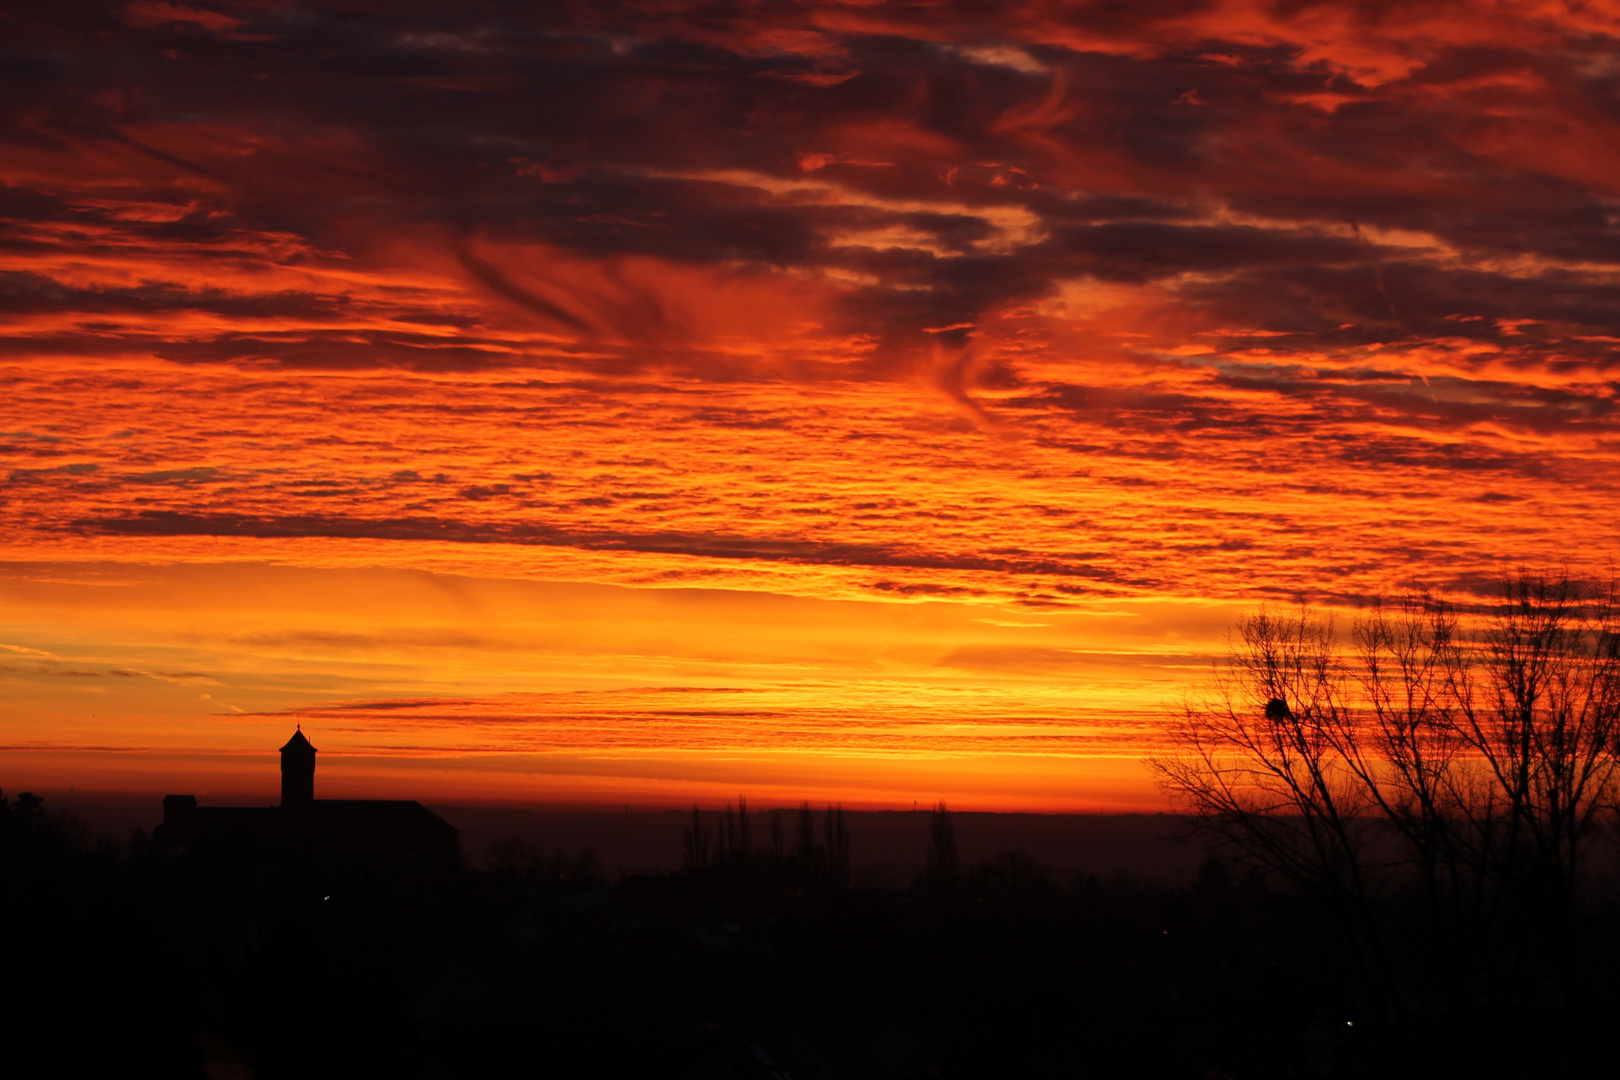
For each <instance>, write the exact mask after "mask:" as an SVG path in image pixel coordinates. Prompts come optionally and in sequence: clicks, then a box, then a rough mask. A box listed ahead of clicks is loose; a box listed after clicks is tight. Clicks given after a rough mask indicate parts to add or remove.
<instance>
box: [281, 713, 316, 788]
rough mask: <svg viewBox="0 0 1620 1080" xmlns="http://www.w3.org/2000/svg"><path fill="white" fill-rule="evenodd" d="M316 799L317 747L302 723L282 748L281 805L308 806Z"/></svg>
mask: <svg viewBox="0 0 1620 1080" xmlns="http://www.w3.org/2000/svg"><path fill="white" fill-rule="evenodd" d="M314 801H315V748H314V747H313V746H311V745H310V744H309V740H308V739H306V738H304V729H303V726H302V725H300V726H299V728H298V730H297V731H295V732H293V737H292V738H290V739H288V740H287V745H286V746H283V747H282V748H281V805H282V806H307V805H309V804H310V803H312V802H314Z"/></svg>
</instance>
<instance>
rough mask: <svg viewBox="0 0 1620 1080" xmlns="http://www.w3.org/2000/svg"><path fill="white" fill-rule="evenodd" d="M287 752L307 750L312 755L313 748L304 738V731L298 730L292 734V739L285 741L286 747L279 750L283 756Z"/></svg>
mask: <svg viewBox="0 0 1620 1080" xmlns="http://www.w3.org/2000/svg"><path fill="white" fill-rule="evenodd" d="M288 750H308V751H310V752H312V753H313V752H314V750H315V748H314V747H313V746H311V745H310V743H309V740H308V739H306V738H304V729H303V728H299V729H298V730H297V731H295V732H293V737H292V738H290V739H288V740H287V745H286V746H283V747H282V748H281V752H282V753H283V754H285V753H286V752H287V751H288Z"/></svg>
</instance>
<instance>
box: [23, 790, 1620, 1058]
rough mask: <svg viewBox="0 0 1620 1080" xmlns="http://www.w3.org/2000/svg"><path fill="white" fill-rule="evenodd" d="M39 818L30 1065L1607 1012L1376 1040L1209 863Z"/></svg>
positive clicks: (1558, 1022) (1548, 1054)
mask: <svg viewBox="0 0 1620 1080" xmlns="http://www.w3.org/2000/svg"><path fill="white" fill-rule="evenodd" d="M48 811H49V808H48V807H43V808H42V807H39V806H34V805H27V804H24V803H22V802H20V801H16V800H12V801H10V803H9V805H8V806H7V808H6V809H5V811H4V815H5V816H4V821H3V823H0V837H3V839H0V842H3V850H0V858H3V863H0V875H3V876H0V916H3V919H4V923H3V925H4V927H5V935H6V936H5V972H6V978H5V993H6V1001H5V1004H4V1006H3V1010H0V1015H3V1018H4V1019H3V1023H4V1027H5V1032H4V1038H5V1042H6V1051H5V1056H6V1058H7V1059H8V1060H10V1061H12V1062H22V1061H25V1060H31V1062H32V1064H31V1067H30V1068H29V1069H28V1070H27V1071H25V1072H19V1073H18V1074H17V1075H39V1076H75V1075H128V1074H132V1073H146V1074H150V1075H166V1076H174V1077H210V1078H214V1080H219V1078H246V1077H264V1078H276V1077H288V1078H295V1077H296V1078H304V1077H327V1076H330V1077H423V1078H471V1077H531V1076H533V1077H550V1076H557V1077H612V1076H646V1077H693V1078H700V1077H701V1078H709V1077H713V1078H716V1080H718V1078H725V1077H738V1078H745V1077H760V1078H765V1077H792V1078H795V1080H814V1078H817V1077H823V1078H830V1077H847V1078H851V1080H854V1078H866V1077H871V1078H903V1077H1015V1076H1016V1077H1022V1076H1028V1077H1160V1076H1162V1077H1189V1078H1193V1077H1197V1078H1214V1077H1222V1076H1225V1077H1232V1078H1234V1080H1237V1078H1245V1077H1273V1076H1275V1077H1283V1076H1300V1077H1308V1076H1322V1077H1340V1076H1343V1077H1351V1076H1396V1075H1416V1076H1448V1075H1455V1076H1498V1075H1501V1076H1513V1075H1522V1076H1556V1075H1560V1074H1562V1073H1564V1072H1565V1071H1566V1069H1567V1067H1568V1066H1570V1065H1572V1064H1573V1063H1574V1062H1577V1061H1580V1060H1581V1059H1582V1057H1583V1056H1584V1053H1583V1052H1585V1051H1589V1050H1602V1051H1605V1052H1606V1051H1607V1047H1606V1046H1605V1045H1604V1043H1605V1042H1606V1037H1605V1031H1606V1029H1607V1023H1606V1017H1607V1016H1612V1015H1613V1013H1612V1011H1611V1007H1612V1005H1613V1001H1612V998H1611V995H1610V994H1609V992H1608V991H1607V990H1606V989H1604V987H1606V986H1607V983H1608V981H1611V980H1604V981H1602V982H1601V984H1594V985H1595V986H1597V989H1595V990H1594V994H1593V997H1592V999H1591V1000H1589V1001H1583V1002H1574V1003H1571V1002H1546V1003H1544V1005H1543V1006H1542V1007H1540V1008H1532V1009H1530V1010H1529V1011H1527V1012H1524V1013H1521V1014H1520V1015H1518V1016H1516V1017H1515V1018H1513V1022H1512V1023H1502V1022H1501V1019H1500V1018H1470V1017H1457V1016H1449V1015H1446V1014H1445V1013H1444V1012H1443V1010H1439V1009H1436V1010H1431V1011H1430V1012H1429V1013H1427V1014H1425V1013H1424V1012H1423V1011H1422V1010H1421V1009H1419V1010H1418V1011H1417V1019H1416V1020H1415V1021H1408V1022H1407V1023H1406V1024H1405V1025H1404V1026H1403V1027H1402V1028H1401V1029H1399V1030H1392V1029H1390V1028H1389V1027H1388V1026H1387V1025H1385V1024H1384V1023H1383V1022H1382V1020H1381V1018H1380V1017H1378V1016H1373V1015H1367V1014H1365V1012H1364V1011H1363V1010H1362V1007H1361V1005H1360V1004H1359V1001H1358V995H1357V992H1356V990H1355V986H1356V980H1355V973H1354V972H1352V971H1349V970H1346V969H1345V968H1344V967H1343V966H1342V964H1341V963H1340V961H1339V959H1338V956H1339V954H1338V952H1337V950H1336V948H1335V944H1334V940H1333V938H1332V937H1331V936H1330V935H1329V934H1328V933H1327V932H1326V931H1325V929H1324V926H1323V924H1322V922H1321V920H1320V919H1319V917H1318V914H1319V913H1318V912H1317V911H1315V910H1314V909H1313V908H1312V906H1311V905H1310V904H1308V903H1307V902H1305V901H1303V900H1302V899H1299V898H1297V897H1294V896H1292V895H1289V894H1286V893H1283V892H1279V891H1275V890H1272V889H1268V888H1267V886H1266V885H1265V883H1264V882H1262V881H1260V880H1259V879H1256V878H1253V877H1246V876H1243V875H1238V874H1234V873H1233V872H1232V871H1230V870H1228V869H1226V868H1225V867H1224V866H1223V865H1222V864H1220V863H1218V862H1213V861H1212V862H1210V863H1207V864H1206V865H1205V866H1204V868H1203V869H1202V870H1201V871H1200V872H1199V873H1198V874H1197V876H1196V877H1195V878H1193V879H1192V880H1189V881H1187V882H1185V883H1184V884H1181V885H1168V884H1146V883H1142V882H1141V881H1138V880H1134V879H1131V878H1126V877H1123V876H1116V877H1101V878H1099V877H1097V876H1087V875H1081V876H1078V877H1074V878H1070V879H1067V880H1064V879H1060V877H1059V875H1056V874H1054V873H1052V872H1050V871H1047V870H1045V869H1044V868H1043V866H1042V865H1041V864H1039V863H1037V862H1036V861H1034V860H1033V859H1031V858H1030V857H1028V856H1023V855H1020V854H1018V853H1006V854H1002V855H1000V856H995V857H991V858H980V859H970V860H967V861H966V862H965V864H962V863H958V862H957V861H955V860H954V859H953V858H951V856H950V851H949V850H943V852H942V850H941V848H940V844H939V843H938V837H936V838H935V841H934V849H933V850H931V851H930V852H929V853H928V871H927V872H926V873H925V874H922V875H919V877H918V879H917V880H916V881H915V882H913V883H910V884H909V885H908V886H907V887H904V888H899V887H889V888H877V887H858V886H851V885H850V884H849V877H850V875H849V874H848V870H847V868H848V863H847V859H846V860H845V862H844V866H843V869H840V867H839V865H838V863H839V859H838V853H837V851H836V845H835V844H833V843H832V842H831V841H830V840H829V841H828V842H827V844H825V845H821V846H818V844H819V840H818V841H815V842H810V843H807V844H805V845H804V846H803V848H802V850H801V849H799V848H795V847H794V844H793V839H792V836H791V835H790V836H789V837H788V838H787V839H786V840H785V841H784V840H783V839H780V838H777V839H776V840H775V842H774V847H773V844H772V840H771V838H768V837H766V836H763V835H760V836H757V837H756V840H755V843H756V845H757V846H756V847H754V848H745V849H743V850H741V851H738V850H735V848H733V850H731V851H730V852H729V853H728V852H726V851H724V850H722V851H720V852H719V853H716V852H709V853H708V854H707V855H704V856H702V857H700V858H698V859H696V860H694V859H693V858H692V857H691V853H688V859H687V863H688V864H689V866H690V869H689V870H688V871H676V872H668V873H659V874H640V875H632V876H627V877H624V878H621V879H618V880H614V881H611V882H609V881H607V880H605V879H604V877H603V875H602V873H601V870H600V867H599V864H598V862H597V861H596V860H594V859H593V858H592V857H591V856H590V855H589V854H584V855H582V854H580V853H578V852H570V853H566V854H563V853H559V852H556V851H547V850H545V849H542V848H537V847H536V845H535V844H534V843H533V841H526V842H520V841H516V840H514V841H512V842H509V843H506V844H504V845H503V844H500V843H496V844H493V845H491V846H490V848H489V850H488V851H487V852H486V853H485V854H487V855H488V856H489V858H488V860H487V861H486V860H485V859H484V858H482V857H481V858H480V859H479V860H478V862H479V865H480V866H481V867H482V866H490V867H493V869H482V868H481V869H477V870H466V869H461V870H451V871H448V872H444V873H435V874H404V875H401V874H397V873H396V874H376V873H370V872H366V871H364V870H363V869H362V868H355V867H349V868H344V867H331V866H326V867H321V868H319V869H318V870H316V869H311V868H309V867H302V868H298V867H287V866H280V865H277V866H266V865H257V864H255V863H254V861H253V860H251V859H245V860H238V861H236V862H232V863H230V864H229V865H216V866H206V867H202V866H186V865H182V864H180V863H177V862H176V861H175V860H174V859H172V858H170V859H165V858H160V857H159V856H158V855H157V854H156V853H154V852H153V851H152V850H151V849H150V848H149V847H147V846H145V845H144V842H143V838H142V837H140V836H139V835H137V836H136V837H135V838H134V839H133V840H132V841H130V842H128V843H125V844H122V845H119V844H114V843H111V842H108V841H95V840H92V839H91V838H90V837H89V836H88V834H87V831H86V830H85V829H84V828H83V827H82V826H81V825H78V824H76V823H75V821H74V820H73V819H71V818H70V817H53V816H52V815H51V814H50V813H49V812H48ZM828 835H829V836H830V833H829V834H828ZM801 855H802V857H801ZM1599 951H1600V952H1601V949H1600V950H1599ZM1601 959H1602V957H1601V956H1599V955H1597V954H1594V957H1593V960H1594V964H1595V965H1597V966H1599V967H1603V966H1605V965H1602V964H1601V963H1599V962H1600V961H1601ZM1608 970H1612V967H1609V968H1608Z"/></svg>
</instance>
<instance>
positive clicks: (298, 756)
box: [152, 727, 458, 875]
mask: <svg viewBox="0 0 1620 1080" xmlns="http://www.w3.org/2000/svg"><path fill="white" fill-rule="evenodd" d="M315 753H316V750H315V747H314V746H313V745H311V744H310V741H309V739H307V738H306V737H305V736H304V732H303V728H302V727H300V728H299V729H298V730H297V731H296V732H294V733H293V737H292V738H291V739H288V740H287V745H285V746H283V747H282V748H281V805H280V806H264V807H259V806H198V805H197V797H196V796H195V795H165V796H164V797H163V824H162V825H159V826H158V827H157V828H156V829H155V830H154V831H153V833H152V847H153V850H154V852H156V853H157V854H159V855H162V856H165V857H167V858H169V859H171V860H176V861H185V862H189V863H194V864H195V863H201V864H217V863H226V862H231V863H240V862H244V861H251V862H266V861H271V862H277V863H280V864H282V865H284V866H293V865H297V866H299V867H301V868H305V869H316V870H320V869H324V870H328V871H334V872H343V873H345V874H350V875H352V874H355V873H361V874H365V873H368V872H376V871H383V872H389V871H403V872H406V873H419V872H431V871H437V870H445V869H450V868H452V867H454V866H455V865H456V862H457V858H458V854H457V832H456V830H455V829H454V828H453V827H452V826H451V825H450V823H449V822H447V821H445V820H444V819H443V818H441V817H439V816H438V815H437V814H435V813H433V811H431V810H429V809H428V808H427V807H425V806H423V805H422V804H421V803H419V802H414V801H410V800H404V799H397V800H396V799H317V798H316V797H315Z"/></svg>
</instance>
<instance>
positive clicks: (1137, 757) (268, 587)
mask: <svg viewBox="0 0 1620 1080" xmlns="http://www.w3.org/2000/svg"><path fill="white" fill-rule="evenodd" d="M1617 346H1620V7H1617V6H1616V5H1615V4H1614V3H1612V2H1601V3H1599V2H1592V3H1582V2H1574V0H1524V2H1519V0H1469V2H1427V0H1406V2H1402V3H1385V2H1376V0H1356V2H1337V0H1325V2H1310V0H1270V2H1260V0H1163V2H1142V3H1136V2H1131V3H1126V2H1121V0H1094V2H1084V0H1082V2H1069V3H1053V2H1025V3H1019V2H1017V0H1012V2H1008V3H984V2H965V0H964V2H959V3H952V2H946V0H937V2H928V3H923V2H916V3H864V2H847V3H809V2H806V3H798V2H792V0H778V2H742V0H738V2H731V3H682V2H674V0H646V2H622V3H612V2H602V3H596V2H592V3H584V2H578V3H556V4H532V3H493V2H482V0H463V2H459V3H456V4H445V3H423V2H412V0H388V2H382V0H375V2H367V0H352V2H332V3H320V2H306V3H281V2H276V0H241V2H215V3H195V4H181V3H165V2H158V0H133V2H129V3H122V4H101V3H82V2H74V0H60V2H56V3H52V4H30V5H8V6H7V8H6V9H3V10H0V477H3V478H4V479H3V487H0V787H4V788H6V789H9V790H18V789H22V788H26V787H29V786H32V787H35V788H36V789H50V790H62V789H67V788H73V789H75V790H77V791H81V792H82V791H109V792H112V791H119V792H162V791H167V790H182V789H183V790H187V791H195V792H197V793H198V794H199V796H200V797H202V798H203V800H204V801H205V802H208V801H213V802H221V803H223V802H230V801H235V800H249V801H251V800H273V799H274V798H275V792H276V790H277V774H276V755H275V749H276V748H277V747H279V746H280V744H281V743H282V742H283V741H284V740H285V738H286V737H287V735H288V734H290V733H291V730H292V729H293V727H294V725H295V724H302V725H303V728H304V730H305V731H306V733H307V734H309V735H310V737H311V739H312V741H313V742H314V743H315V745H316V746H317V747H319V748H320V751H321V757H320V771H319V772H318V775H317V793H318V794H320V795H325V796H330V797H337V796H377V797H410V798H423V799H427V800H435V801H439V802H446V801H461V802H479V801H482V802H494V803H530V804H580V805H609V804H612V805H618V804H624V805H632V804H633V805H636V806H670V807H674V806H684V805H690V804H692V803H694V802H697V803H702V804H704V805H718V804H719V803H721V802H723V801H725V800H726V799H728V798H732V797H734V796H736V795H739V794H742V795H747V796H748V797H749V798H750V800H751V801H752V802H754V803H755V804H756V805H759V804H762V803H763V804H770V805H787V804H796V803H797V802H798V801H799V800H800V799H801V798H803V799H811V800H814V801H817V802H821V801H839V802H842V803H843V804H845V805H847V806H861V807H907V808H909V807H910V805H912V804H913V803H914V802H916V803H920V804H922V805H929V804H932V803H933V802H934V801H935V800H938V799H945V800H947V801H948V802H949V803H950V804H951V805H953V806H960V807H963V808H974V809H990V810H995V809H1002V810H1014V809H1018V810H1096V809H1106V810H1121V809H1139V810H1156V809H1162V808H1163V807H1164V805H1165V802H1164V798H1163V796H1162V795H1161V794H1160V793H1159V791H1158V790H1157V789H1156V788H1155V787H1154V786H1153V784H1152V782H1151V779H1150V777H1149V774H1148V773H1147V771H1146V770H1145V769H1144V767H1143V766H1142V764H1141V758H1142V757H1143V755H1144V754H1147V753H1150V752H1153V751H1154V750H1155V749H1157V748H1159V747H1160V743H1159V742H1158V738H1157V732H1158V731H1159V725H1160V723H1161V722H1162V720H1163V718H1164V717H1165V715H1166V713H1167V711H1168V710H1170V709H1172V708H1173V707H1174V704H1175V702H1177V701H1178V700H1180V699H1181V697H1182V696H1183V695H1184V694H1185V693H1187V692H1189V688H1192V689H1196V688H1197V687H1198V686H1199V685H1201V684H1202V683H1204V682H1206V681H1207V680H1208V678H1209V677H1210V672H1211V665H1212V663H1213V662H1214V661H1215V659H1216V658H1218V657H1219V656H1221V655H1223V654H1224V651H1225V648H1226V645H1225V642H1226V634H1227V629H1228V627H1230V626H1231V625H1232V623H1233V621H1234V620H1235V619H1236V618H1238V617H1239V616H1240V615H1242V614H1243V613H1245V612H1248V611H1253V610H1255V609H1256V608H1257V607H1259V606H1260V605H1266V604H1270V605H1290V604H1296V603H1299V602H1308V603H1312V604H1316V605H1321V606H1324V607H1326V608H1329V609H1332V610H1334V611H1336V612H1338V613H1339V614H1340V616H1341V618H1342V619H1343V620H1344V623H1345V624H1348V621H1349V620H1351V619H1353V617H1354V613H1355V611H1356V610H1357V609H1358V608H1359V607H1362V606H1364V605H1366V604H1367V603H1369V602H1370V601H1371V600H1372V599H1374V598H1375V597H1378V596H1380V595H1388V594H1391V593H1393V592H1396V591H1398V590H1399V589H1400V588H1402V587H1403V585H1405V584H1406V583H1409V582H1412V581H1423V582H1426V583H1429V584H1431V585H1434V586H1436V587H1439V588H1443V589H1447V590H1450V591H1451V592H1453V593H1454V594H1455V595H1457V596H1459V597H1461V598H1463V599H1464V600H1468V599H1469V598H1485V597H1488V596H1489V595H1490V594H1491V591H1492V589H1493V588H1494V586H1495V583H1496V582H1497V581H1498V580H1499V579H1500V578H1501V576H1502V575H1503V574H1504V573H1507V572H1510V571H1511V570H1512V569H1513V568H1515V567H1518V566H1525V565H1529V566H1545V565H1555V564H1557V565H1563V566H1566V567H1568V568H1569V569H1570V570H1571V572H1572V573H1574V574H1575V575H1577V576H1583V575H1600V574H1606V573H1607V572H1608V568H1609V566H1610V565H1611V562H1612V560H1613V557H1614V553H1615V544H1614V543H1613V536H1614V521H1615V516H1616V512H1617V510H1620V468H1617V465H1616V461H1617V458H1616V452H1617V450H1620V412H1617V411H1616V407H1615V406H1616V393H1617V389H1620V380H1617V374H1616V373H1617V370H1620V348H1617Z"/></svg>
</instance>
